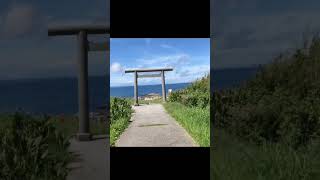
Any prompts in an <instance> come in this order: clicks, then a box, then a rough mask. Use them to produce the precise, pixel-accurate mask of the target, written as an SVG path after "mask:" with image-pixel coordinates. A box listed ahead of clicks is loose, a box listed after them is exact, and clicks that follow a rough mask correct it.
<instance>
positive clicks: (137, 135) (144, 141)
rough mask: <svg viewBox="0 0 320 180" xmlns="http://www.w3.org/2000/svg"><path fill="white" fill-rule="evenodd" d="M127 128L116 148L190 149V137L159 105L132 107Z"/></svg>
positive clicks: (191, 140) (192, 142) (193, 143)
mask: <svg viewBox="0 0 320 180" xmlns="http://www.w3.org/2000/svg"><path fill="white" fill-rule="evenodd" d="M133 109H134V111H135V113H134V114H133V116H132V118H131V121H132V122H131V123H130V125H129V127H128V128H127V129H126V130H125V131H124V132H123V133H122V134H121V136H120V138H119V139H118V141H117V142H116V146H117V147H125V146H127V147H128V146H130V147H191V146H197V145H196V143H195V142H194V141H193V139H192V138H191V136H190V135H189V134H188V133H187V132H186V130H185V129H184V128H182V127H181V126H180V125H179V124H178V123H177V122H176V121H175V120H174V119H173V118H172V117H171V116H170V115H168V114H167V112H166V111H165V109H164V108H163V106H162V105H161V104H151V105H140V106H133Z"/></svg>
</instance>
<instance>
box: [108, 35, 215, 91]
mask: <svg viewBox="0 0 320 180" xmlns="http://www.w3.org/2000/svg"><path fill="white" fill-rule="evenodd" d="M110 43H111V44H110V52H111V53H110V85H111V87H115V86H133V81H134V75H133V73H129V74H125V73H124V70H125V69H135V68H165V67H171V68H173V71H172V72H170V71H168V72H166V73H165V76H166V83H168V84H172V83H185V82H192V81H194V80H196V79H198V78H201V77H203V76H204V75H206V74H208V73H209V71H210V38H182V39H180V38H131V39H130V38H129V39H126V38H123V39H122V38H119V39H118V38H111V39H110ZM149 74H152V73H149ZM153 74H154V73H153ZM138 84H139V85H151V84H161V78H141V79H138Z"/></svg>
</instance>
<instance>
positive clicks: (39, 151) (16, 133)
mask: <svg viewBox="0 0 320 180" xmlns="http://www.w3.org/2000/svg"><path fill="white" fill-rule="evenodd" d="M48 119H49V118H48V117H42V118H33V117H31V116H27V115H24V114H18V113H17V114H15V115H14V117H13V120H12V125H11V127H10V128H9V129H7V130H5V131H3V132H2V133H1V142H0V179H65V178H66V176H67V174H68V172H69V169H68V168H67V165H68V164H69V162H70V161H71V160H72V157H73V156H72V154H70V153H69V152H68V147H69V140H68V138H66V137H65V136H64V135H63V134H61V133H60V132H59V131H57V130H56V129H55V127H54V126H53V124H52V123H51V122H50V121H48Z"/></svg>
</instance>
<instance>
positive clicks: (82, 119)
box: [77, 31, 91, 140]
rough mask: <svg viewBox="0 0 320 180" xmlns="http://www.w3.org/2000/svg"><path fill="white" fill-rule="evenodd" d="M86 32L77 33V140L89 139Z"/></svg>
mask: <svg viewBox="0 0 320 180" xmlns="http://www.w3.org/2000/svg"><path fill="white" fill-rule="evenodd" d="M87 41H88V40H87V33H86V32H85V31H80V32H79V34H78V68H79V74H78V100H79V103H78V106H79V114H78V115H79V132H78V134H77V137H78V139H79V140H89V139H90V138H91V137H90V132H89V94H88V48H87V46H88V43H87Z"/></svg>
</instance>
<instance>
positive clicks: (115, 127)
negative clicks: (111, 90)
mask: <svg viewBox="0 0 320 180" xmlns="http://www.w3.org/2000/svg"><path fill="white" fill-rule="evenodd" d="M132 103H133V101H132V100H131V99H129V98H116V97H112V98H111V101H110V114H111V115H110V117H111V121H110V122H111V123H110V145H111V146H114V145H115V143H116V141H117V139H118V138H119V137H120V135H121V134H122V133H123V131H124V130H125V129H126V128H127V127H128V125H129V123H130V118H131V114H132V112H133V110H132V108H131V105H132Z"/></svg>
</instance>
